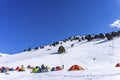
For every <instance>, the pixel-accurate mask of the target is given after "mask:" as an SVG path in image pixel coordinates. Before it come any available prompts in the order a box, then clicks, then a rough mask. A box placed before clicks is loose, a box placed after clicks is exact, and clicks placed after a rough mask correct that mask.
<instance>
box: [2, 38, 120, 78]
mask: <svg viewBox="0 0 120 80" xmlns="http://www.w3.org/2000/svg"><path fill="white" fill-rule="evenodd" d="M61 43H62V45H63V46H64V47H65V49H66V53H64V54H57V51H58V48H59V46H61V44H58V45H56V46H55V47H54V46H50V45H47V46H45V47H44V48H43V49H38V50H32V51H26V52H21V53H18V54H14V55H9V56H3V57H0V66H6V67H13V68H16V67H17V66H21V65H25V67H27V66H28V65H31V66H34V67H35V66H41V64H45V65H47V66H49V67H51V68H52V67H55V66H62V65H64V69H63V70H61V71H53V72H51V71H50V72H46V73H38V74H36V73H30V72H31V70H28V69H26V71H25V72H17V71H10V72H8V73H10V74H9V75H5V74H3V73H0V80H120V68H118V67H115V65H116V63H119V62H120V37H116V38H114V39H113V40H110V41H108V40H107V39H106V38H105V39H94V40H92V41H90V42H88V41H87V40H82V41H80V42H79V41H78V40H73V41H70V40H68V41H65V42H62V41H61ZM71 44H74V46H73V47H71ZM74 64H77V65H80V66H82V67H83V68H84V69H85V70H82V71H68V69H69V68H70V67H71V66H72V65H74Z"/></svg>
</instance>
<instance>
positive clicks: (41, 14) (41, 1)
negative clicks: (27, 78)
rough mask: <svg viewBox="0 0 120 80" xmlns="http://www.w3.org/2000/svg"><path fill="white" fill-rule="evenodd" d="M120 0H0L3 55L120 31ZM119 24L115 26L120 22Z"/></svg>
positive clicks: (0, 29)
mask: <svg viewBox="0 0 120 80" xmlns="http://www.w3.org/2000/svg"><path fill="white" fill-rule="evenodd" d="M116 20H117V22H118V24H119V23H120V0H0V52H1V53H11V54H13V53H18V52H22V51H23V50H24V49H28V48H29V47H31V48H34V47H37V46H42V45H47V44H50V43H53V42H56V41H59V40H63V39H65V38H68V37H70V36H74V35H86V34H99V33H107V32H111V31H116V30H119V28H117V27H110V24H114V23H113V22H114V21H116ZM117 22H116V23H117Z"/></svg>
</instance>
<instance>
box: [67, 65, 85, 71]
mask: <svg viewBox="0 0 120 80" xmlns="http://www.w3.org/2000/svg"><path fill="white" fill-rule="evenodd" d="M74 70H84V69H83V67H81V66H79V65H73V66H71V67H70V69H69V70H68V71H74Z"/></svg>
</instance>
